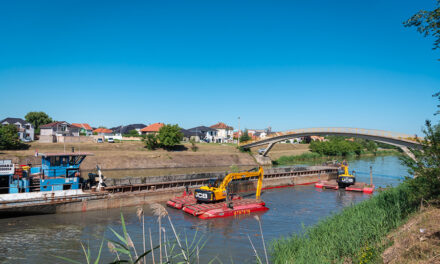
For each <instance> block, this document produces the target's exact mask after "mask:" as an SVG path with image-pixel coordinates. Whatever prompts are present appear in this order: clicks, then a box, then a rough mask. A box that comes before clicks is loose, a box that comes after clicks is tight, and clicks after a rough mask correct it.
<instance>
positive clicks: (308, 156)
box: [273, 150, 400, 165]
mask: <svg viewBox="0 0 440 264" xmlns="http://www.w3.org/2000/svg"><path fill="white" fill-rule="evenodd" d="M353 155H354V154H352V155H348V156H353ZM386 155H400V152H398V151H395V150H378V151H376V152H368V151H365V152H363V153H362V154H361V155H359V156H360V157H363V156H386ZM348 156H325V155H321V154H319V153H316V152H305V153H302V154H300V155H291V156H281V157H279V158H278V159H276V160H275V161H273V164H274V165H293V164H296V163H298V162H305V161H322V162H323V161H327V160H330V159H331V160H334V159H344V158H346V157H348Z"/></svg>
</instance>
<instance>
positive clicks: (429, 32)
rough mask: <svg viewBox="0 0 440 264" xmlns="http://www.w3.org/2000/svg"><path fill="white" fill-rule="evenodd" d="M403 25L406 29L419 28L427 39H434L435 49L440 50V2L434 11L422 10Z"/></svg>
mask: <svg viewBox="0 0 440 264" xmlns="http://www.w3.org/2000/svg"><path fill="white" fill-rule="evenodd" d="M403 24H404V25H405V27H417V31H418V32H420V33H421V34H423V35H424V36H425V37H426V36H432V37H434V47H433V49H438V48H440V0H437V8H435V9H434V10H432V11H426V10H420V11H419V12H417V13H416V14H414V15H413V16H412V17H411V18H410V19H408V20H407V21H405V22H404V23H403Z"/></svg>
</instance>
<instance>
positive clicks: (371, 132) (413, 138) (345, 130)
mask: <svg viewBox="0 0 440 264" xmlns="http://www.w3.org/2000/svg"><path fill="white" fill-rule="evenodd" d="M304 133H308V134H312V133H320V134H322V133H330V134H332V133H341V134H358V135H366V136H377V137H383V138H390V139H398V140H405V141H410V142H414V143H416V142H418V140H419V139H422V138H420V137H417V135H409V134H404V133H397V132H390V131H385V130H377V129H365V128H352V127H313V128H301V129H292V130H288V131H284V132H275V133H272V134H270V135H269V136H267V137H265V138H262V139H254V140H248V141H245V142H241V143H240V145H248V144H251V143H254V142H259V141H262V140H268V139H271V138H275V137H280V136H286V135H295V134H298V135H300V134H304Z"/></svg>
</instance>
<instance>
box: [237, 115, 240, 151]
mask: <svg viewBox="0 0 440 264" xmlns="http://www.w3.org/2000/svg"><path fill="white" fill-rule="evenodd" d="M237 146H240V117H238V132H237Z"/></svg>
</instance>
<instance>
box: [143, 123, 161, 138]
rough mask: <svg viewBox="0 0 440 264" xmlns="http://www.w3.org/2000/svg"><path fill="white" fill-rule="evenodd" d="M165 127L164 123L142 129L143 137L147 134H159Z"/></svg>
mask: <svg viewBox="0 0 440 264" xmlns="http://www.w3.org/2000/svg"><path fill="white" fill-rule="evenodd" d="M163 126H164V123H154V124H151V125H148V126H146V127H144V128H142V129H141V133H142V135H147V134H157V133H158V132H159V129H160V128H161V127H163Z"/></svg>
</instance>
